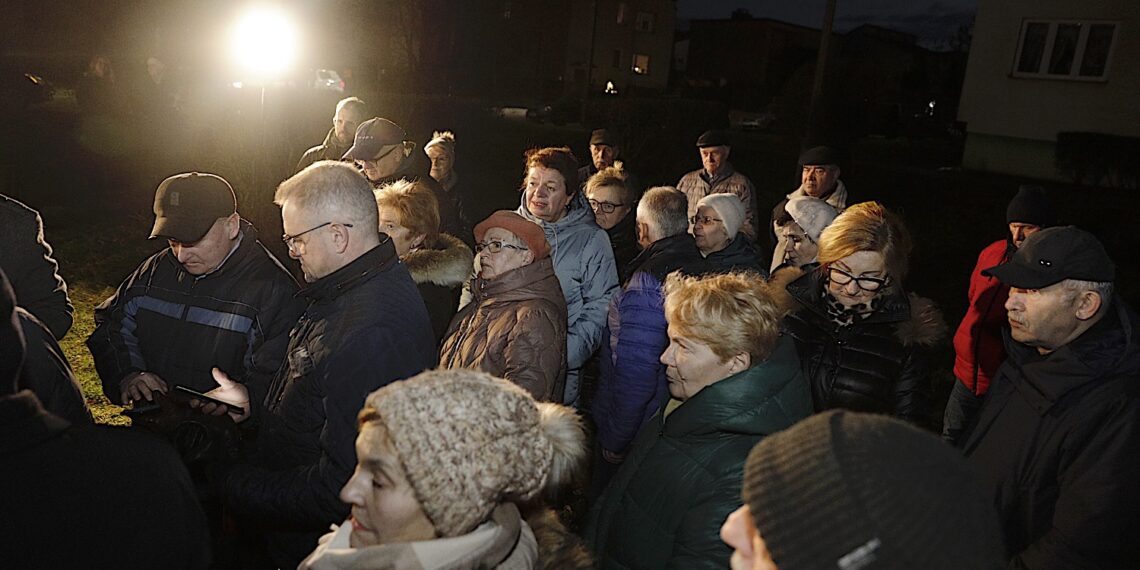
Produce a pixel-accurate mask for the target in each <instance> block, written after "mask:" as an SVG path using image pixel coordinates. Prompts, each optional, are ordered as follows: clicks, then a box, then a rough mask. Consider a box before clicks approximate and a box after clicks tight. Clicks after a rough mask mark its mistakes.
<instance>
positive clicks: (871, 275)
mask: <svg viewBox="0 0 1140 570" xmlns="http://www.w3.org/2000/svg"><path fill="white" fill-rule="evenodd" d="M886 279H887V270H886V264H885V262H884V260H883V254H881V253H879V252H877V251H857V252H855V253H852V254H851V255H848V256H847V257H844V258H842V259H840V260H838V261H835V262H833V263H831V265H830V266H829V267H828V282H827V291H828V292H829V293H831V295H832V296H834V297H835V298H836V299H837V300H838V301H839V302H840V303H841V304H843V306H844V307H847V308H853V307H856V306H858V305H862V304H868V305H869V304H870V302H871V301H872V300H874V299H875V297H877V296H879V294H880V293H882V288H883V287H884V286H885V285H886ZM871 289H876V290H871Z"/></svg>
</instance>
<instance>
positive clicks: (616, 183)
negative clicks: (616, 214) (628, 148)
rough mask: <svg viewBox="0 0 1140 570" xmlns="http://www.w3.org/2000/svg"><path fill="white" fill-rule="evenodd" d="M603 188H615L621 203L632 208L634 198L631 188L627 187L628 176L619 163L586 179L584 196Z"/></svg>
mask: <svg viewBox="0 0 1140 570" xmlns="http://www.w3.org/2000/svg"><path fill="white" fill-rule="evenodd" d="M605 187H609V188H617V189H618V195H619V196H621V201H622V203H623V204H625V205H626V206H629V207H631V208H632V207H633V206H634V204H633V202H634V201H635V198H636V197H635V196H634V195H633V194H634V192H633V188H631V187H630V185H629V175H628V174H627V173H626V171H625V168H624V167H623V166H622V163H621V161H618V162H615V163H614V165H613V166H610V167H607V168H603V169H602V170H599V171H597V172H595V173H594V175H593V176H591V177H590V178H589V179H587V180H586V195H587V196H589V195H590V193H592V192H593V191H594V190H597V189H598V188H605Z"/></svg>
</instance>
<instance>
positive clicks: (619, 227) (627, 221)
mask: <svg viewBox="0 0 1140 570" xmlns="http://www.w3.org/2000/svg"><path fill="white" fill-rule="evenodd" d="M606 236H607V237H609V238H610V247H612V248H613V250H614V264H615V265H616V266H617V271H618V283H625V282H626V281H628V280H629V276H630V275H631V274H632V273H633V270H634V268H633V267H631V265H630V263H631V262H632V261H633V259H634V258H635V257H637V255H638V254H639V253H641V246H640V245H638V243H637V216H636V215H635V213H634V212H630V213H628V214H626V215H625V217H624V218H622V219H621V221H620V222H618V223H617V224H614V227H612V228H610V229H608V230H606Z"/></svg>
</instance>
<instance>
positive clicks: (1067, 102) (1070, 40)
mask: <svg viewBox="0 0 1140 570" xmlns="http://www.w3.org/2000/svg"><path fill="white" fill-rule="evenodd" d="M958 117H959V119H960V120H962V121H965V122H966V130H967V136H966V147H965V153H964V156H963V159H962V165H963V166H964V167H965V168H969V169H975V170H986V171H991V172H1001V173H1006V174H1013V175H1018V176H1027V177H1033V178H1043V179H1053V180H1060V179H1062V178H1065V176H1064V174H1065V173H1064V172H1063V171H1062V169H1060V168H1058V166H1057V160H1056V153H1057V138H1058V133H1069V132H1077V133H1091V134H1099V135H1110V136H1116V137H1133V138H1135V137H1140V2H1137V1H1136V0H1080V1H1077V0H981V1H980V2H979V6H978V14H977V18H976V20H975V22H974V37H973V43H972V45H971V47H970V57H969V62H968V64H967V68H966V80H965V84H964V85H963V88H962V98H961V104H960V107H959V113H958ZM1118 140H1119V139H1118ZM1118 146H1119V145H1118V144H1116V145H1109V147H1110V148H1112V147H1118Z"/></svg>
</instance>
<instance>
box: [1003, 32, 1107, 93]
mask: <svg viewBox="0 0 1140 570" xmlns="http://www.w3.org/2000/svg"><path fill="white" fill-rule="evenodd" d="M1116 28H1117V23H1116V22H1080V21H1069V20H1061V21H1041V20H1025V21H1023V22H1022V25H1021V40H1020V41H1019V42H1018V46H1017V56H1016V58H1015V60H1014V66H1013V76H1014V77H1040V78H1050V79H1072V80H1077V81H1104V80H1105V79H1107V78H1108V67H1109V61H1110V59H1111V57H1112V51H1113V48H1114V46H1115V43H1116Z"/></svg>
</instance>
